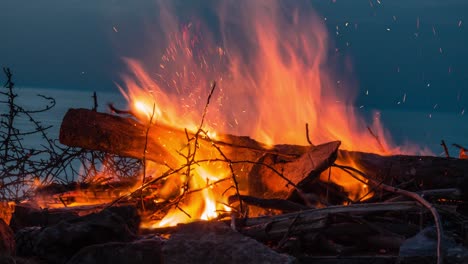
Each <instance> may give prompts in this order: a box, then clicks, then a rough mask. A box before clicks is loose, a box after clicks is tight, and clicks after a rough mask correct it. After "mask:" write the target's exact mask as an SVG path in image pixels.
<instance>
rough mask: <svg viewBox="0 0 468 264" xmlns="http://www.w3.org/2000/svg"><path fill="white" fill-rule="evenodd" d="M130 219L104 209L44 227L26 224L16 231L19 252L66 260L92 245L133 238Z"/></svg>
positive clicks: (53, 263)
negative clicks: (129, 223) (25, 227)
mask: <svg viewBox="0 0 468 264" xmlns="http://www.w3.org/2000/svg"><path fill="white" fill-rule="evenodd" d="M127 223H128V219H126V220H124V219H122V217H120V216H119V215H117V214H115V213H113V212H112V211H110V210H104V211H102V212H100V213H96V214H90V215H87V216H83V217H79V218H76V219H71V220H67V221H62V222H60V223H58V224H55V225H52V226H48V227H44V228H27V229H25V230H20V231H19V232H17V233H16V241H17V247H18V250H17V253H18V255H20V256H25V257H28V256H37V257H40V258H41V259H44V260H46V261H47V263H51V264H59V263H65V262H66V261H67V260H68V259H69V258H71V257H72V256H73V255H74V254H75V253H76V252H78V251H79V250H80V249H82V248H84V247H87V246H90V245H94V244H102V243H107V242H128V241H132V240H133V239H134V238H135V237H136V235H135V234H134V233H133V232H132V231H130V229H129V226H128V224H127Z"/></svg>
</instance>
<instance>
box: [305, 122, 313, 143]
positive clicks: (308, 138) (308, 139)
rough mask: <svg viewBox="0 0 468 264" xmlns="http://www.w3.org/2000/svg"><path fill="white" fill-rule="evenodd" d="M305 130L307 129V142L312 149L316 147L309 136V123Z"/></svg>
mask: <svg viewBox="0 0 468 264" xmlns="http://www.w3.org/2000/svg"><path fill="white" fill-rule="evenodd" d="M305 129H306V138H307V142H308V143H309V145H311V146H312V147H315V145H314V144H313V143H312V141H311V140H310V135H309V123H306V124H305Z"/></svg>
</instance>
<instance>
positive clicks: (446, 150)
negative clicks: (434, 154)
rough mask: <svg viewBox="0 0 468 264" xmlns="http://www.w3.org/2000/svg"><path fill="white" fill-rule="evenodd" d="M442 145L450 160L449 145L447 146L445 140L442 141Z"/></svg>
mask: <svg viewBox="0 0 468 264" xmlns="http://www.w3.org/2000/svg"><path fill="white" fill-rule="evenodd" d="M440 145H441V146H442V147H443V148H444V152H445V156H446V157H447V158H450V154H449V151H448V148H447V145H446V144H445V140H443V139H442V141H441V143H440Z"/></svg>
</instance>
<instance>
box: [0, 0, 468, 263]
mask: <svg viewBox="0 0 468 264" xmlns="http://www.w3.org/2000/svg"><path fill="white" fill-rule="evenodd" d="M244 5H247V6H244ZM162 8H163V9H162V10H163V11H164V12H162V14H164V15H163V17H164V21H163V22H164V24H163V26H164V27H165V29H166V32H169V33H167V34H166V36H165V41H166V42H167V43H165V44H166V46H165V48H164V49H163V51H162V52H161V54H158V56H157V57H158V58H159V59H160V60H159V61H158V62H157V65H158V66H157V67H156V68H157V70H156V69H148V65H145V63H143V62H139V61H137V60H135V59H126V62H127V65H128V68H129V73H128V74H127V75H125V76H124V77H123V82H122V83H120V84H119V88H120V91H121V92H122V94H123V95H124V97H125V98H126V99H127V101H128V106H126V107H121V106H116V105H113V104H110V105H109V107H108V110H109V111H107V112H99V111H97V110H96V109H69V110H68V112H67V113H66V114H65V116H64V118H63V120H62V123H61V127H60V138H59V139H60V143H61V144H63V145H65V146H69V147H74V148H79V149H82V150H86V151H91V152H92V153H100V154H99V155H104V156H106V155H113V156H114V157H115V156H117V157H127V158H131V159H133V160H134V161H135V163H132V164H133V165H134V166H135V167H132V168H136V169H135V171H136V172H137V173H135V174H134V176H133V177H127V178H121V177H117V176H116V175H115V174H114V172H115V171H118V170H119V169H122V168H118V166H117V165H116V164H117V163H112V162H110V160H111V159H110V158H109V159H106V158H104V159H103V160H106V161H107V160H109V162H100V163H98V164H95V163H92V162H88V163H87V164H86V166H87V167H86V171H87V172H93V171H94V173H93V174H92V175H89V178H87V180H86V181H83V182H80V183H76V182H72V183H51V184H42V183H40V182H36V185H35V186H33V189H34V195H33V196H32V197H31V198H30V199H28V200H24V201H18V202H17V203H16V204H14V205H11V204H10V205H8V207H9V208H10V207H13V208H14V213H13V214H12V215H11V217H12V218H11V221H10V226H11V227H12V229H13V230H14V232H15V240H16V247H17V249H16V253H17V255H19V256H23V257H38V258H40V259H42V260H45V261H46V262H47V263H97V262H104V263H106V262H109V263H110V262H111V261H117V260H118V258H121V259H120V260H119V261H121V262H118V263H125V261H134V260H131V259H128V256H127V257H125V256H126V255H131V254H136V253H135V252H138V254H143V255H144V256H148V258H152V259H153V260H157V261H159V260H161V259H163V260H161V261H163V262H166V261H168V262H171V261H174V262H173V263H182V262H185V261H195V262H218V263H221V262H222V261H227V262H238V261H242V260H245V259H247V261H248V262H250V263H258V262H268V263H270V262H271V263H283V262H284V263H286V262H287V263H289V262H293V261H294V260H295V259H296V260H298V261H300V262H318V263H331V262H333V261H338V260H339V261H341V262H343V263H356V261H361V262H365V263H367V262H369V263H371V262H372V263H374V262H373V261H377V262H378V263H393V262H396V261H402V262H405V261H406V262H405V263H415V262H412V261H419V262H421V263H423V262H424V261H427V260H429V261H433V262H434V261H436V262H438V263H442V261H443V260H444V259H445V260H446V261H448V262H450V261H452V263H462V262H463V261H467V260H468V252H467V251H466V250H465V249H464V245H466V242H467V240H466V229H465V228H466V227H465V226H466V220H467V217H468V215H467V212H466V206H465V204H466V199H465V198H466V197H465V191H466V190H465V189H466V179H467V177H468V161H467V160H466V155H465V153H464V149H463V147H461V146H460V149H461V154H460V158H449V157H447V158H442V157H434V156H431V155H427V154H430V153H426V152H424V151H421V150H419V149H418V148H415V147H414V146H404V147H397V146H395V145H394V144H393V143H392V142H391V139H390V137H389V136H388V133H387V132H386V131H385V129H384V128H383V126H382V125H381V123H380V117H379V115H378V114H376V115H375V116H374V118H373V124H371V125H368V124H366V122H365V120H364V119H363V118H361V117H360V116H359V114H358V113H357V112H356V111H355V110H354V108H353V107H352V105H351V102H350V94H347V93H349V92H348V91H349V90H350V89H351V88H350V87H347V86H346V85H347V83H348V82H346V81H345V80H341V79H340V78H337V77H336V75H335V74H334V73H333V68H332V67H331V66H329V58H328V56H327V54H328V49H329V43H328V37H327V34H328V33H327V31H326V29H325V26H324V25H323V21H322V20H321V19H320V18H319V16H318V15H316V14H315V13H313V12H312V11H311V10H310V9H307V10H299V9H292V10H290V11H291V12H290V13H287V14H286V15H285V14H284V13H283V12H284V10H289V9H287V8H286V9H283V7H280V6H279V5H278V6H276V5H273V6H272V7H268V6H267V5H264V4H261V3H260V2H257V1H252V3H249V4H246V3H242V4H237V3H236V4H233V3H228V4H226V6H224V8H222V9H221V11H220V12H221V15H220V18H219V19H220V21H219V23H220V25H221V26H220V27H227V26H231V28H225V29H224V31H223V36H222V41H221V42H219V41H217V40H216V37H215V36H214V35H209V34H208V35H207V34H202V33H201V32H206V30H204V29H205V28H204V25H203V24H201V23H196V22H190V23H178V22H177V21H176V19H175V18H174V17H166V13H165V12H169V10H166V9H164V7H162ZM311 12H312V13H311ZM167 16H168V15H167ZM239 42H242V43H243V44H242V45H239ZM96 108H97V107H96ZM444 145H445V143H444ZM96 155H97V154H96ZM97 167H100V169H96V168H97ZM4 208H6V206H4ZM3 218H5V219H7V218H6V217H3ZM8 220H9V218H8ZM7 222H8V221H7ZM0 231H1V229H0ZM1 234H2V233H1V232H0V235H1ZM54 234H59V235H54ZM62 236H63V237H62ZM67 236H69V238H64V237H67ZM247 237H249V238H247ZM186 243H192V244H194V245H191V246H187V245H186ZM216 245H220V246H219V248H221V249H219V250H218V249H217V248H218V247H217V246H216ZM224 247H226V248H231V249H232V250H233V252H236V253H235V254H232V255H231V253H227V251H225V249H222V248H224ZM113 248H117V249H118V250H117V251H118V252H117V253H116V255H115V256H117V257H115V256H114V257H112V256H111V255H112V254H111V252H112V251H113ZM0 249H1V247H0ZM49 250H50V251H49ZM52 251H53V252H52ZM185 251H187V252H188V253H187V254H185V253H186V252H185ZM192 251H193V252H192ZM103 252H104V253H103ZM122 252H124V253H122ZM194 252H202V253H200V254H199V255H197V254H195V253H194ZM205 253H206V254H205ZM190 254H194V256H191V255H190ZM203 254H205V256H202V255H203ZM207 254H212V255H213V256H215V257H214V260H213V259H211V260H210V259H209V256H208V255H207ZM226 254H228V255H229V256H228V257H226ZM249 255H250V256H249ZM125 258H127V259H126V260H125V261H124V260H123V259H125ZM86 259H88V260H89V259H93V260H94V262H92V261H91V262H85V260H86ZM122 261H123V262H122ZM139 261H140V260H139ZM146 261H148V260H146ZM459 261H461V262H459ZM341 262H340V263H341ZM419 262H418V263H419ZM138 263H140V262H138ZM141 263H149V262H144V261H143V260H141Z"/></svg>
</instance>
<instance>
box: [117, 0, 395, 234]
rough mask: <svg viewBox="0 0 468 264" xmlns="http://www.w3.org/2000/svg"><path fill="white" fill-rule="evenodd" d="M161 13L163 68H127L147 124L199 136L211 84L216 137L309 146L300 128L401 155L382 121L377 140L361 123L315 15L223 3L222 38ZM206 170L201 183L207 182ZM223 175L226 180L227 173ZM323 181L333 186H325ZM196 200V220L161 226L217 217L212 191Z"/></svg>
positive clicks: (351, 184) (354, 146) (182, 215)
mask: <svg viewBox="0 0 468 264" xmlns="http://www.w3.org/2000/svg"><path fill="white" fill-rule="evenodd" d="M160 7H161V12H160V13H161V17H162V19H161V21H160V23H159V24H160V25H161V27H162V30H161V31H163V32H169V33H166V35H165V36H159V37H160V38H158V41H159V42H164V41H165V43H166V47H165V49H163V51H162V52H161V51H158V50H156V51H154V52H155V53H156V54H160V53H162V55H161V56H160V61H158V62H157V64H156V65H158V67H155V68H152V69H151V71H147V70H146V69H145V68H146V66H144V65H143V63H141V62H138V61H136V60H134V59H126V62H127V65H128V68H129V74H127V75H124V76H123V83H124V84H123V85H122V86H119V88H120V90H121V91H122V92H123V94H124V95H125V97H126V98H127V100H128V101H129V104H130V107H131V108H132V110H133V111H134V112H136V113H138V115H139V118H141V119H142V120H148V118H149V116H150V115H151V114H152V112H151V110H152V109H153V106H155V109H156V113H155V116H156V118H157V122H162V123H166V124H169V125H171V126H175V127H179V128H188V129H192V130H196V129H197V124H198V122H199V120H200V116H201V114H202V112H203V107H204V103H205V100H206V98H207V95H208V92H209V90H208V88H209V83H210V82H211V81H212V80H217V82H218V87H219V90H218V91H217V94H216V96H215V97H216V98H215V99H214V102H212V105H210V107H209V112H208V114H207V117H206V123H207V126H208V127H210V128H211V130H214V131H218V132H223V133H233V134H241V135H249V136H251V137H253V138H255V139H258V140H259V141H263V142H265V143H267V144H277V143H289V144H307V141H306V136H305V131H304V125H305V124H306V123H308V124H309V127H310V128H311V131H310V132H311V133H310V138H311V140H312V141H313V142H314V143H316V144H319V143H324V142H327V141H332V140H341V141H342V147H343V148H344V149H348V150H354V151H364V152H374V153H379V154H388V153H395V152H401V150H400V149H397V148H393V147H392V144H391V143H389V142H388V141H387V140H386V139H387V138H388V137H386V136H385V135H384V134H385V133H384V130H383V129H382V126H381V125H380V123H379V118H378V117H376V118H375V119H374V124H372V130H373V131H374V134H373V135H372V134H371V133H369V131H368V130H367V125H366V122H365V121H364V120H363V119H362V118H360V117H359V115H358V114H357V113H356V111H355V108H354V107H353V106H352V104H351V101H352V96H351V95H352V92H350V87H348V86H346V82H344V81H343V80H340V79H339V78H336V77H335V76H333V74H332V70H331V69H332V68H331V66H330V63H329V58H328V56H327V54H328V53H329V52H328V51H329V43H328V34H327V30H326V27H325V25H324V22H323V20H322V19H321V18H320V16H319V15H317V14H315V12H314V11H313V10H312V8H311V7H310V6H300V7H298V6H291V4H290V2H289V1H284V2H281V1H273V0H256V1H229V0H228V1H222V3H221V4H220V7H219V8H218V9H217V12H216V13H217V15H218V19H219V29H220V30H219V31H220V32H218V33H219V34H213V33H211V32H212V31H211V30H209V28H208V27H204V25H203V24H202V23H201V22H199V23H189V24H188V25H185V26H181V24H180V23H179V22H178V21H177V18H176V17H175V16H171V14H174V12H172V11H171V8H170V6H167V5H162V4H161V5H160ZM158 52H160V53H158ZM148 110H149V111H148ZM377 138H378V140H377ZM339 162H340V161H339ZM342 162H345V161H342ZM346 163H347V164H351V163H352V160H349V161H346ZM354 165H357V164H354ZM200 170H201V171H198V172H197V173H196V174H197V175H198V176H196V177H199V178H201V179H206V178H208V177H207V176H206V171H203V169H200ZM217 173H218V174H220V173H221V174H228V173H229V172H228V171H226V168H224V171H223V170H221V171H218V172H217ZM203 175H205V176H203ZM322 180H328V179H325V178H324V177H323V176H322ZM331 180H332V181H334V182H335V183H337V184H339V185H341V186H343V187H344V189H345V190H346V191H347V192H348V193H349V196H350V198H351V199H356V198H359V197H362V196H363V195H365V194H366V193H367V192H368V191H369V190H368V188H367V186H366V185H365V184H363V183H362V182H360V181H356V180H355V179H352V178H351V177H346V176H345V175H341V176H340V175H338V174H336V175H334V176H333V177H331ZM197 182H198V180H197ZM202 182H203V180H201V181H199V182H198V183H197V184H199V183H202ZM197 195H199V197H198V198H196V199H195V198H193V199H190V200H194V199H195V200H198V205H193V204H192V205H190V208H192V207H193V208H192V210H191V212H182V211H181V210H177V209H174V210H173V212H171V213H170V214H168V216H167V217H166V218H164V219H163V220H162V221H161V222H160V223H159V225H161V226H163V225H168V224H174V223H176V222H178V221H186V220H187V214H189V215H192V214H195V215H192V217H193V218H205V219H209V218H211V217H215V216H216V214H214V213H213V211H214V210H215V209H216V208H218V207H219V206H217V205H216V202H214V201H216V198H219V196H217V195H213V193H212V192H211V191H210V190H209V189H205V190H203V191H202V192H200V193H199V194H197ZM199 208H204V211H202V212H200V209H199ZM183 219H185V220H183Z"/></svg>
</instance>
